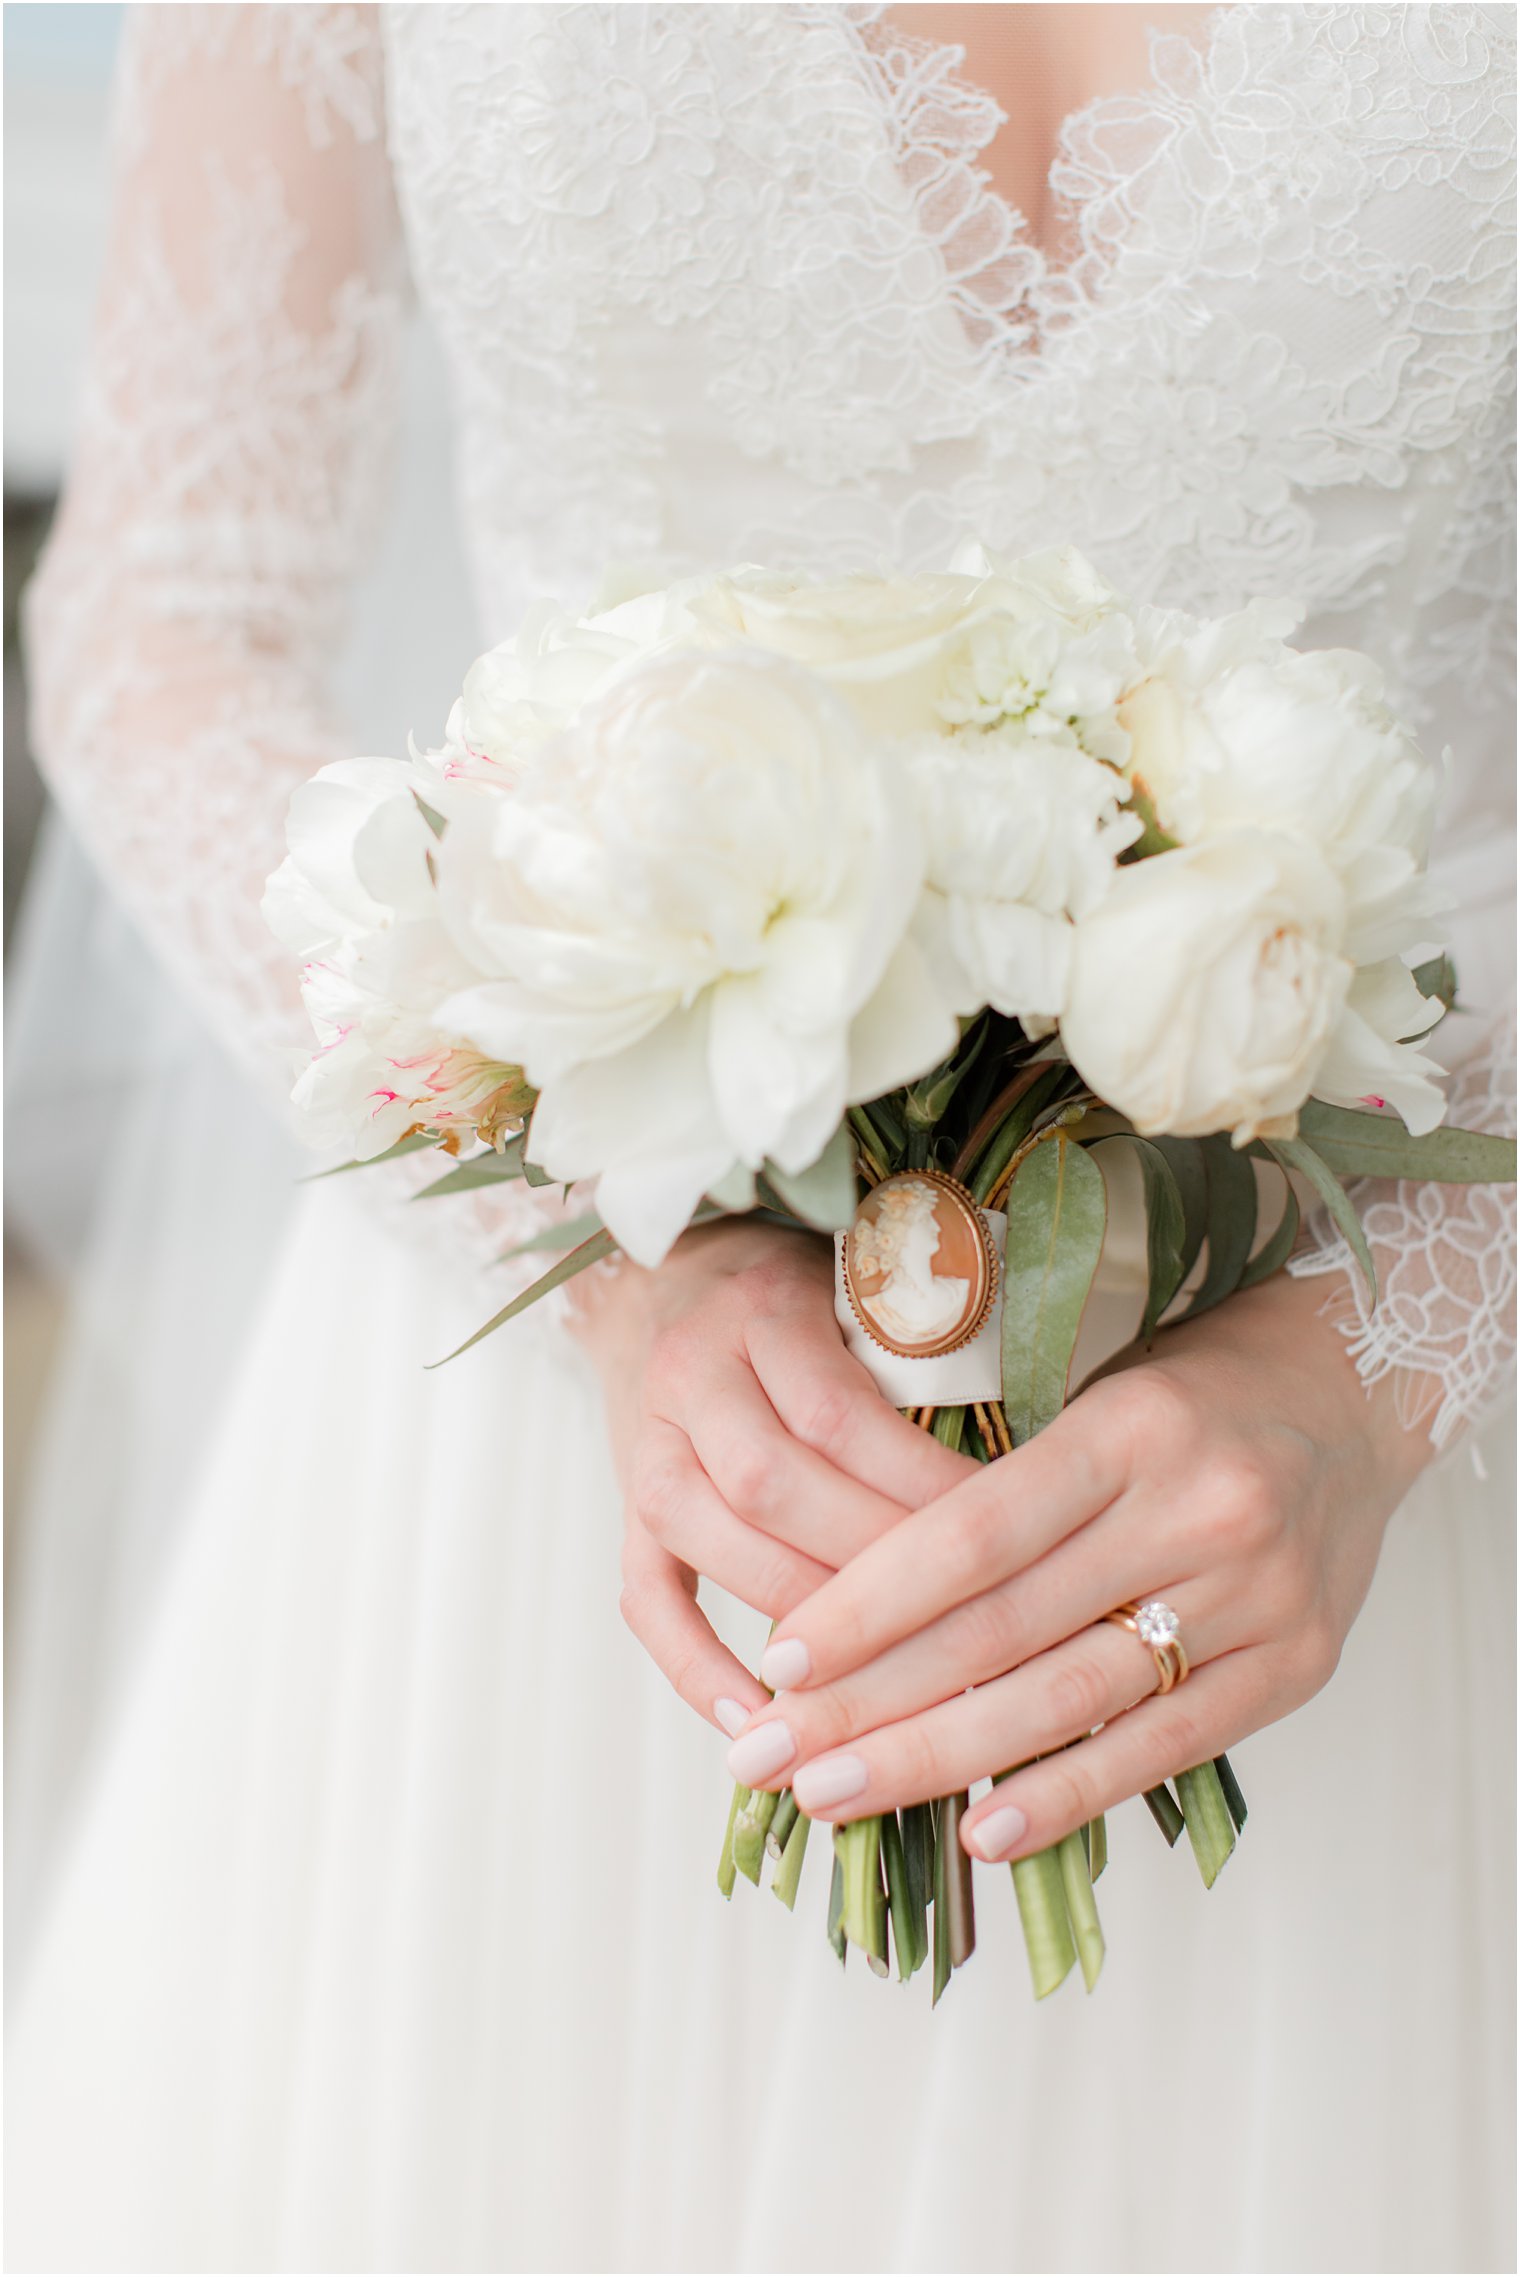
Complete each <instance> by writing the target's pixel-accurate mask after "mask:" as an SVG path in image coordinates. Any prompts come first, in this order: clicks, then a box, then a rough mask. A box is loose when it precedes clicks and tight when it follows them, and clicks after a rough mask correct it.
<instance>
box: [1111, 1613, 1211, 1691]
mask: <svg viewBox="0 0 1520 2277" xmlns="http://www.w3.org/2000/svg"><path fill="white" fill-rule="evenodd" d="M1103 1618H1104V1620H1105V1621H1112V1622H1113V1624H1114V1626H1115V1627H1116V1628H1119V1629H1128V1630H1129V1633H1130V1635H1131V1636H1133V1637H1138V1638H1139V1639H1140V1642H1141V1643H1142V1644H1143V1645H1144V1646H1145V1648H1146V1650H1147V1651H1148V1652H1149V1653H1150V1656H1151V1658H1152V1659H1153V1660H1154V1661H1155V1663H1156V1668H1157V1671H1158V1673H1159V1675H1160V1678H1161V1682H1160V1685H1159V1686H1158V1688H1157V1689H1158V1691H1159V1692H1172V1691H1175V1690H1176V1688H1177V1686H1178V1685H1179V1684H1183V1683H1185V1682H1186V1681H1187V1677H1188V1673H1189V1669H1190V1667H1191V1663H1190V1662H1189V1660H1188V1656H1187V1647H1186V1646H1185V1645H1184V1644H1183V1641H1182V1628H1181V1624H1180V1623H1179V1621H1178V1619H1177V1616H1176V1614H1175V1613H1174V1612H1173V1611H1172V1608H1171V1606H1170V1605H1168V1604H1166V1603H1165V1602H1164V1601H1163V1600H1162V1599H1161V1598H1159V1597H1149V1598H1147V1599H1146V1600H1145V1602H1144V1603H1143V1604H1135V1603H1131V1604H1128V1605H1116V1606H1115V1607H1114V1610H1113V1611H1112V1612H1111V1613H1105V1614H1104V1616H1103Z"/></svg>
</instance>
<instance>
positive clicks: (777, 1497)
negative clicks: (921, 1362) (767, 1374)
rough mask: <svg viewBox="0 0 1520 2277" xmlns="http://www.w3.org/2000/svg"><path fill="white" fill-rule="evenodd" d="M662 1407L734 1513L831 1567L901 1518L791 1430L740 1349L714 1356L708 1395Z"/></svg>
mask: <svg viewBox="0 0 1520 2277" xmlns="http://www.w3.org/2000/svg"><path fill="white" fill-rule="evenodd" d="M660 1412H661V1414H662V1416H663V1417H664V1418H665V1419H666V1420H668V1421H670V1422H672V1423H675V1424H676V1425H678V1426H679V1427H680V1428H681V1429H682V1430H683V1431H684V1432H685V1433H686V1435H687V1437H688V1438H689V1439H690V1441H691V1444H692V1446H693V1447H694V1448H695V1449H696V1451H697V1457H698V1460H699V1461H700V1462H701V1465H702V1468H703V1469H704V1471H706V1473H707V1475H708V1477H709V1478H710V1479H711V1481H712V1483H713V1485H714V1486H715V1487H716V1488H717V1490H718V1492H719V1494H720V1495H721V1496H722V1498H723V1500H724V1501H725V1502H726V1503H727V1505H728V1507H729V1509H730V1510H732V1511H733V1512H734V1514H735V1516H736V1517H739V1518H742V1519H743V1520H744V1521H745V1523H746V1524H747V1525H749V1526H753V1527H758V1528H759V1529H760V1530H761V1531H762V1532H763V1533H766V1534H770V1535H772V1536H774V1538H775V1539H776V1540H777V1541H779V1542H786V1543H789V1544H790V1545H791V1547H792V1548H793V1549H794V1550H800V1551H801V1552H802V1553H803V1555H804V1556H805V1557H809V1558H816V1559H817V1560H818V1561H819V1563H820V1564H821V1565H824V1566H826V1567H828V1568H829V1569H830V1571H832V1570H833V1569H834V1568H836V1567H838V1566H841V1565H843V1564H844V1563H845V1562H846V1561H847V1560H848V1559H850V1558H853V1557H856V1556H858V1555H859V1553H860V1551H862V1550H863V1549H866V1548H867V1547H868V1546H869V1545H870V1544H871V1543H872V1542H875V1541H878V1540H879V1539H880V1537H881V1536H882V1535H883V1534H885V1533H887V1532H889V1531H890V1530H891V1528H893V1527H894V1526H896V1525H897V1524H898V1523H899V1522H900V1521H901V1519H902V1516H903V1506H902V1504H901V1503H900V1502H894V1501H891V1500H889V1499H888V1498H887V1497H886V1496H885V1495H881V1494H876V1493H873V1491H872V1490H871V1488H870V1487H866V1486H862V1485H861V1484H860V1482H859V1480H858V1479H854V1478H850V1477H849V1476H847V1474H846V1473H845V1472H843V1471H840V1470H836V1469H835V1467H834V1465H833V1464H832V1463H829V1462H826V1461H825V1460H824V1458H823V1456H822V1455H818V1454H815V1453H814V1452H813V1450H812V1448H811V1447H806V1446H804V1445H803V1444H802V1443H801V1441H800V1440H798V1439H795V1438H794V1437H793V1436H792V1434H791V1432H790V1431H788V1430H787V1428H786V1426H785V1424H784V1423H783V1422H782V1421H781V1419H780V1417H779V1416H778V1415H777V1413H776V1410H775V1408H774V1407H773V1406H772V1405H771V1402H770V1400H769V1399H768V1398H767V1396H766V1394H765V1392H764V1391H763V1389H762V1388H761V1385H760V1381H759V1379H758V1377H757V1376H756V1375H755V1373H754V1370H753V1368H752V1367H751V1365H750V1363H749V1361H748V1359H747V1358H741V1357H738V1356H735V1358H734V1359H733V1360H732V1362H731V1364H728V1365H724V1366H722V1367H721V1369H716V1368H715V1366H714V1364H713V1363H711V1362H709V1367H708V1373H707V1380H706V1382H705V1383H704V1385H703V1387H702V1396H701V1397H700V1398H699V1399H696V1400H693V1401H691V1402H689V1403H684V1404H682V1405H680V1406H678V1407H672V1406H671V1405H664V1404H662V1407H661V1411H660ZM909 1428H911V1426H910V1427H909ZM793 1602H794V1603H795V1599H794V1600H793Z"/></svg>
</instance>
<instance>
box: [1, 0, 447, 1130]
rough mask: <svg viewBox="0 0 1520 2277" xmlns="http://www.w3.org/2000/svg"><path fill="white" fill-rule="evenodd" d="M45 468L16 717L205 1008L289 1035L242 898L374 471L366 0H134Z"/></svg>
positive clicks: (381, 361)
mask: <svg viewBox="0 0 1520 2277" xmlns="http://www.w3.org/2000/svg"><path fill="white" fill-rule="evenodd" d="M116 136H117V151H116V183H117V188H116V199H115V205H114V210H113V216H112V228H111V240H110V246H109V252H108V258H107V261H106V266H105V284H104V289H103V293H102V297H101V302H100V306H99V310H98V314H97V320H96V330H95V337H94V343H93V351H92V356H91V364H90V370H89V373H88V377H87V382H86V389H85V396H84V401H83V404H82V407H81V420H80V427H79V431H78V436H77V444H76V450H75V455H74V460H73V468H72V473H71V477H70V480H69V484H68V489H67V494H66V496H65V499H64V502H63V505H62V507H61V510H60V513H59V516H58V520H57V523H56V525H55V528H54V532H53V535H52V537H51V539H50V542H49V545H48V548H47V551H46V554H45V557H44V561H43V564H42V566H41V568H40V570H39V573H38V575H37V577H36V579H35V581H34V583H33V585H32V588H31V592H30V596H29V602H28V609H27V628H26V629H27V640H28V651H29V661H30V671H31V680H32V688H33V696H34V721H33V725H34V737H35V743H36V748H37V751H38V755H39V759H40V762H41V765H42V767H43V770H44V772H45V774H46V776H47V777H48V780H49V782H50V784H51V786H52V788H53V790H54V792H55V794H56V796H57V798H58V799H59V801H60V803H61V804H62V805H63V807H64V808H65V809H66V811H67V813H68V815H69V817H70V820H71V821H72V823H73V825H74V827H75V829H76V830H77V832H78V834H79V836H80V837H81V838H82V839H83V841H84V843H85V844H86V846H87V847H88V849H89V850H90V852H91V854H92V856H93V857H94V859H95V860H96V862H97V863H98V864H99V866H100V867H101V869H102V870H103V871H104V872H105V874H106V875H107V877H108V878H109V879H110V881H111V883H112V885H113V887H114V888H115V890H116V891H117V892H118V893H119V895H120V896H121V898H122V899H123V900H124V901H125V903H126V904H127V906H128V908H129V909H130V911H131V912H132V914H133V915H134V917H135V918H136V919H137V921H138V922H139V924H140V925H141V927H142V929H143V930H144V932H145V933H146V934H147V936H148V938H149V940H150V941H151V943H152V944H153V946H154V948H155V949H156V950H157V951H158V953H159V954H160V956H161V957H162V958H163V960H164V961H165V963H166V964H167V965H168V967H169V969H170V971H171V973H172V975H173V977H174V979H175V980H176V981H177V983H178V984H179V985H180V986H181V987H182V988H183V989H184V990H186V991H187V992H188V993H189V994H190V995H191V996H192V997H193V998H194V999H195V1000H196V1001H197V1002H198V1004H199V1006H200V1007H201V1009H202V1010H203V1012H204V1013H205V1015H206V1016H207V1018H208V1019H209V1021H210V1022H211V1024H212V1025H213V1026H214V1028H215V1029H216V1031H217V1033H218V1034H219V1035H220V1036H221V1037H222V1039H223V1040H224V1041H225V1042H226V1043H227V1044H228V1045H229V1047H230V1048H232V1049H233V1050H234V1051H236V1052H237V1053H238V1054H239V1055H240V1056H242V1057H243V1058H244V1059H245V1060H247V1061H249V1062H250V1063H253V1064H256V1065H258V1066H259V1067H260V1068H261V1071H262V1072H263V1074H264V1075H265V1076H266V1078H267V1079H268V1081H269V1083H270V1085H271V1088H277V1089H278V1090H280V1091H282V1092H283V1091H285V1090H288V1085H289V1080H290V1068H291V1064H292V1057H291V1053H292V1047H300V1046H302V1045H303V1044H305V1043H307V1042H308V1040H309V1035H308V1029H307V1024H306V1021H305V1018H304V1015H303V1013H302V1011H301V1006H300V1002H299V998H298V995H297V992H296V974H295V971H294V969H293V966H292V963H291V960H290V958H289V956H288V955H287V954H286V952H285V951H284V950H283V949H281V948H280V947H279V946H278V944H277V943H276V942H275V941H274V940H273V939H272V938H271V937H270V935H269V933H268V931H267V929H266V927H265V925H264V923H263V920H262V918H261V917H260V914H259V899H260V895H261V893H262V890H263V884H264V880H265V878H266V876H267V875H268V873H269V872H270V871H271V870H272V869H273V868H274V867H275V865H276V863H277V862H278V861H279V859H280V856H281V853H282V851H283V825H284V817H285V810H286V804H287V801H288V799H289V796H290V792H291V790H292V789H293V787H294V786H295V785H296V784H297V783H298V782H300V781H301V780H303V779H304V778H305V777H306V776H308V775H310V774H311V773H312V772H313V770H314V769H315V768H317V767H318V766H320V765H322V764H323V763H324V762H325V761H327V760H328V759H331V758H334V757H337V756H340V755H341V754H342V753H343V751H344V749H345V748H346V746H345V743H344V740H343V739H342V737H341V736H340V735H338V734H337V732H336V731H335V727H334V725H333V723H332V721H331V719H330V717H329V715H328V712H327V707H326V695H325V683H326V675H327V671H328V668H329V665H330V662H331V659H332V657H333V654H334V651H335V648H336V645H337V642H338V638H339V635H340V631H341V625H342V619H343V612H344V603H345V598H346V594H347V589H348V587H349V584H350V582H351V580H352V578H353V575H354V573H355V570H356V567H357V566H358V565H359V564H360V562H361V561H362V559H363V557H364V553H365V548H366V545H367V541H368V538H369V535H370V532H371V530H372V527H373V525H374V522H375V520H376V515H377V508H378V505H379V502H380V498H381V495H382V492H383V488H384V476H385V471H386V468H387V464H388V460H389V455H390V446H391V443H392V438H393V433H394V424H395V408H396V397H397V372H398V365H399V353H398V350H399V341H400V333H401V327H402V321H403V305H404V295H405V287H404V277H403V265H402V258H401V243H400V233H399V227H398V223H397V220H396V215H395V207H394V201H393V197H392V190H391V183H390V176H389V168H388V162H387V158H386V152H385V134H384V121H383V109H382V78H381V57H380V42H379V31H378V25H377V22H376V18H375V11H374V10H372V9H364V8H351V7H322V6H288V7H287V6H251V7H215V6H207V7H201V6H184V7H181V6H150V7H144V8H141V9H139V10H137V11H135V12H134V14H133V16H132V18H131V19H130V20H129V23H128V26H127V29H126V32H125V35H124V51H123V61H122V71H121V77H120V81H119V85H118V93H117V114H116Z"/></svg>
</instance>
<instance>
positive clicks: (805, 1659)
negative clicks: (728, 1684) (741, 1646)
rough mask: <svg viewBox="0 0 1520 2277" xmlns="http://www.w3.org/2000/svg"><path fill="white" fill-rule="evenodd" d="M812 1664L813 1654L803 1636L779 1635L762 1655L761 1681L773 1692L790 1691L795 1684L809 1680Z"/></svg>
mask: <svg viewBox="0 0 1520 2277" xmlns="http://www.w3.org/2000/svg"><path fill="white" fill-rule="evenodd" d="M812 1665H813V1656H812V1654H811V1653H810V1652H809V1651H808V1648H807V1646H806V1645H805V1644H804V1643H803V1641H802V1639H801V1637H778V1638H777V1639H776V1642H775V1643H774V1644H771V1645H767V1646H766V1648H765V1651H764V1652H763V1653H762V1655H761V1657H760V1681H761V1683H762V1684H768V1685H769V1686H770V1688H771V1690H772V1691H773V1692H790V1691H791V1689H792V1687H793V1686H794V1685H796V1684H805V1683H806V1682H807V1675H808V1670H809V1669H810V1668H811V1667H812Z"/></svg>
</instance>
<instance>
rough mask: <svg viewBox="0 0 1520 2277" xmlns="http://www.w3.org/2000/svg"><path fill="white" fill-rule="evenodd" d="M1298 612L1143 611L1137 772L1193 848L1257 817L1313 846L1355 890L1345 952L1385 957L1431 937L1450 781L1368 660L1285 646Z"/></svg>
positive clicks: (1164, 819) (1134, 729)
mask: <svg viewBox="0 0 1520 2277" xmlns="http://www.w3.org/2000/svg"><path fill="white" fill-rule="evenodd" d="M1295 614H1296V612H1294V611H1293V610H1292V609H1291V608H1288V607H1286V605H1284V604H1281V603H1270V604H1269V603H1257V604H1253V606H1252V607H1251V608H1249V609H1246V610H1242V611H1240V612H1239V613H1238V614H1237V615H1235V616H1231V617H1225V618H1221V619H1219V620H1218V621H1217V622H1214V623H1203V624H1200V623H1199V622H1198V621H1197V620H1196V619H1193V618H1189V617H1183V616H1179V615H1177V614H1175V613H1172V612H1166V611H1161V610H1143V611H1141V613H1140V616H1139V619H1138V624H1137V633H1138V640H1139V647H1140V654H1141V659H1142V664H1143V668H1144V677H1143V678H1142V679H1141V680H1139V682H1138V683H1137V685H1136V686H1135V687H1133V688H1132V689H1131V691H1130V692H1129V693H1128V694H1127V696H1126V697H1125V699H1124V701H1123V702H1122V703H1121V705H1120V706H1119V717H1120V719H1121V721H1122V723H1123V725H1124V726H1125V728H1126V729H1127V731H1128V733H1129V737H1130V754H1129V762H1128V764H1129V771H1130V773H1131V776H1132V777H1133V779H1134V781H1135V783H1136V785H1137V787H1138V788H1139V789H1140V790H1141V791H1142V792H1143V794H1144V795H1145V797H1147V798H1148V799H1149V801H1150V802H1151V804H1152V806H1153V808H1154V810H1155V813H1156V816H1157V820H1158V822H1159V823H1160V826H1161V828H1162V829H1163V830H1164V831H1165V832H1166V834H1167V835H1168V836H1169V837H1173V838H1177V839H1180V840H1181V841H1182V842H1183V843H1184V844H1189V845H1190V844H1193V843H1195V842H1196V841H1198V840H1200V839H1202V838H1205V837H1207V836H1209V835H1210V834H1211V833H1213V832H1216V831H1220V830H1233V829H1237V828H1239V827H1241V826H1242V825H1251V824H1254V825H1257V826H1259V827H1260V828H1262V829H1265V830H1275V831H1287V832H1290V833H1292V834H1293V835H1294V836H1297V837H1301V838H1303V839H1304V840H1306V841H1307V842H1308V843H1309V844H1311V845H1313V846H1315V847H1316V848H1317V849H1318V850H1319V852H1320V853H1321V854H1322V855H1323V856H1324V858H1325V860H1326V861H1327V862H1328V863H1329V865H1330V867H1331V868H1332V869H1333V870H1334V871H1335V873H1336V875H1337V877H1338V878H1339V879H1340V881H1341V884H1342V886H1343V888H1344V889H1345V893H1346V899H1347V912H1348V915H1347V953H1348V954H1349V955H1350V957H1351V958H1352V960H1353V962H1354V963H1356V964H1359V965H1360V964H1370V963H1376V962H1378V961H1379V960H1381V959H1382V958H1385V957H1388V956H1391V955H1394V954H1395V953H1397V952H1398V951H1399V950H1400V949H1406V948H1412V947H1414V946H1415V945H1416V943H1418V942H1420V941H1423V940H1425V939H1427V938H1428V937H1429V934H1430V929H1431V928H1430V920H1431V918H1432V916H1433V914H1434V906H1435V905H1434V902H1433V900H1432V897H1431V895H1430V892H1429V890H1428V889H1427V888H1426V887H1425V885H1424V884H1423V882H1422V876H1421V873H1422V872H1423V869H1424V865H1425V861H1426V858H1427V855H1428V852H1429V847H1430V836H1431V829H1432V825H1433V822H1434V816H1435V807H1436V800H1437V795H1438V792H1439V788H1440V775H1439V771H1438V769H1437V768H1436V767H1435V766H1433V765H1432V764H1431V762H1430V761H1429V760H1428V759H1427V758H1426V757H1425V756H1424V754H1423V753H1422V752H1421V751H1420V749H1419V747H1418V745H1417V744H1416V743H1415V742H1414V741H1413V739H1412V738H1411V737H1410V736H1409V735H1408V733H1407V732H1406V731H1405V730H1404V729H1403V728H1402V727H1401V726H1400V724H1399V723H1398V721H1397V720H1396V719H1395V718H1394V717H1393V715H1392V714H1391V713H1390V712H1389V710H1388V708H1387V706H1386V704H1385V703H1384V701H1383V687H1382V680H1381V676H1380V675H1379V673H1378V671H1377V669H1376V667H1375V666H1374V665H1373V664H1372V663H1371V661H1370V660H1369V659H1368V658H1367V657H1365V656H1360V655H1357V654H1356V653H1355V652H1353V651H1351V650H1349V649H1326V650H1319V651H1312V650H1311V651H1308V652H1305V653H1300V652H1298V651H1296V650H1294V649H1291V648H1288V647H1287V646H1285V644H1284V642H1283V641H1282V639H1281V638H1280V637H1279V635H1280V634H1281V633H1282V632H1285V631H1291V629H1292V626H1293V623H1294V620H1295Z"/></svg>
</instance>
